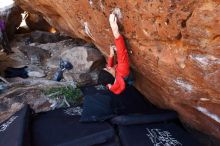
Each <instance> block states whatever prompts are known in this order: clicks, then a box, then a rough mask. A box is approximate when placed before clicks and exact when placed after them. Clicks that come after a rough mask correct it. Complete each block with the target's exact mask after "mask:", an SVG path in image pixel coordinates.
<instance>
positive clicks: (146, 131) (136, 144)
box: [119, 123, 202, 146]
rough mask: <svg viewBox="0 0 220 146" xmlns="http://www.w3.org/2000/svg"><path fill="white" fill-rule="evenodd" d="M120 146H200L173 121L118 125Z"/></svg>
mask: <svg viewBox="0 0 220 146" xmlns="http://www.w3.org/2000/svg"><path fill="white" fill-rule="evenodd" d="M119 137H120V141H121V144H122V146H202V145H201V144H200V143H198V142H197V141H196V140H194V139H193V138H192V137H191V136H190V134H189V133H187V132H186V131H185V130H184V129H182V128H181V127H180V126H178V125H176V124H174V123H161V124H143V125H130V126H119Z"/></svg>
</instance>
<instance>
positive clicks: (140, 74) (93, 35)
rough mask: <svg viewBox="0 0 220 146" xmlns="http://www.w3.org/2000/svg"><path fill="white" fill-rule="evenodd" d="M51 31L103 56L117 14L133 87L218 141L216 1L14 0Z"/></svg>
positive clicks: (219, 12) (219, 17)
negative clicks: (82, 41) (41, 18)
mask: <svg viewBox="0 0 220 146" xmlns="http://www.w3.org/2000/svg"><path fill="white" fill-rule="evenodd" d="M16 2H17V3H18V4H19V5H20V6H21V7H22V8H23V9H25V10H27V11H30V12H32V13H37V14H40V15H43V16H44V17H45V18H46V19H47V21H48V22H49V23H50V24H51V25H52V26H54V27H55V28H56V29H58V30H60V31H63V32H66V33H67V34H69V35H71V36H72V37H75V36H77V37H80V38H82V39H85V40H87V41H91V42H93V43H94V44H95V45H96V46H97V47H98V48H99V49H100V50H101V51H102V52H103V53H104V54H105V55H107V54H108V51H109V50H108V48H109V45H110V44H112V43H113V36H112V33H111V29H110V27H109V24H108V16H109V14H110V12H114V13H116V14H117V15H118V17H119V20H120V24H121V31H122V34H123V35H124V36H125V38H126V42H127V45H128V50H129V53H130V54H129V56H130V60H131V64H132V67H133V69H134V70H135V72H136V87H137V88H138V89H139V90H140V91H141V92H142V93H143V94H144V95H146V97H147V98H148V99H149V100H150V101H151V102H153V103H154V104H156V105H158V106H161V107H164V108H172V109H175V110H176V111H178V113H179V114H180V117H181V119H182V120H183V121H184V122H186V123H188V124H190V125H191V126H193V127H195V128H197V129H200V130H201V131H203V132H206V133H208V134H211V135H214V136H216V137H218V138H220V1H219V0H164V1H163V0H126V1H125V0H111V1H107V0H80V1H78V0H16Z"/></svg>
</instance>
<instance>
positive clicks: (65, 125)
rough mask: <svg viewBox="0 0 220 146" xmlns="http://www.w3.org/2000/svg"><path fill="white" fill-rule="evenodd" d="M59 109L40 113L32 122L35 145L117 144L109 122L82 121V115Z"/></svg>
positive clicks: (88, 145)
mask: <svg viewBox="0 0 220 146" xmlns="http://www.w3.org/2000/svg"><path fill="white" fill-rule="evenodd" d="M66 110H68V109H58V110H54V111H50V112H45V113H41V114H38V115H36V116H35V117H34V119H33V124H32V145H33V146H73V145H74V146H90V145H97V146H98V144H100V146H105V143H106V146H107V144H108V143H110V144H111V145H112V144H115V143H114V140H115V137H114V129H113V128H112V127H111V126H110V125H109V124H108V123H105V122H103V123H80V122H79V119H80V116H77V115H72V114H68V112H66Z"/></svg>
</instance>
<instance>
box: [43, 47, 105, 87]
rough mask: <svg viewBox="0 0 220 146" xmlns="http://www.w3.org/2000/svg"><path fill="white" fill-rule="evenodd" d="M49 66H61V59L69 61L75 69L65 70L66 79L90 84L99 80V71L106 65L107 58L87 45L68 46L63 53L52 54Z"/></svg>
mask: <svg viewBox="0 0 220 146" xmlns="http://www.w3.org/2000/svg"><path fill="white" fill-rule="evenodd" d="M52 56H53V57H52V58H51V59H49V61H48V64H47V66H48V67H49V68H51V69H52V68H54V69H57V68H59V61H60V59H62V60H64V61H69V62H70V63H71V64H72V65H73V69H71V70H69V71H65V72H64V79H65V80H66V81H76V82H77V83H78V84H80V85H88V84H93V83H96V82H97V79H98V72H99V71H100V70H101V69H102V68H103V67H104V65H105V60H104V57H103V56H102V55H101V53H100V52H99V51H98V50H97V49H95V48H93V47H87V46H76V47H72V48H68V49H67V48H66V50H65V51H63V52H62V53H61V54H59V53H55V54H52Z"/></svg>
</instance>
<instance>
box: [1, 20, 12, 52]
mask: <svg viewBox="0 0 220 146" xmlns="http://www.w3.org/2000/svg"><path fill="white" fill-rule="evenodd" d="M0 44H1V46H2V49H3V51H4V52H5V53H7V54H9V53H12V51H11V47H10V45H9V41H8V37H7V33H6V29H5V22H4V20H1V19H0Z"/></svg>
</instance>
